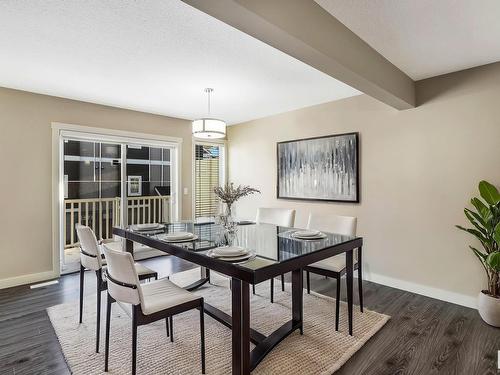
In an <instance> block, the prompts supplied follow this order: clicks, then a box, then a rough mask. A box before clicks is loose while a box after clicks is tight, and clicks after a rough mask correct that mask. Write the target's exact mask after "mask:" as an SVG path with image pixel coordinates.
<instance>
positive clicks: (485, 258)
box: [457, 181, 500, 327]
mask: <svg viewBox="0 0 500 375" xmlns="http://www.w3.org/2000/svg"><path fill="white" fill-rule="evenodd" d="M479 193H480V195H481V198H482V200H481V199H479V198H472V199H471V204H472V205H473V206H474V208H475V210H470V209H468V208H465V209H464V213H465V216H466V217H467V219H468V220H469V221H470V223H471V224H472V226H473V228H464V227H462V226H460V225H457V228H459V229H461V230H463V231H466V232H467V233H470V234H472V235H473V236H474V237H476V238H477V239H478V240H479V242H480V243H481V245H482V248H481V249H477V248H475V247H473V246H469V247H470V248H471V250H472V251H473V252H474V254H475V255H476V257H477V258H478V259H479V261H480V262H481V264H482V265H483V267H484V271H485V272H486V277H487V279H488V289H487V290H482V291H481V292H480V293H479V299H478V310H479V314H480V315H481V318H483V320H484V321H485V322H486V323H488V324H490V325H492V326H495V327H500V193H499V192H498V189H497V188H496V187H495V186H493V185H492V184H490V183H489V182H487V181H481V182H480V183H479Z"/></svg>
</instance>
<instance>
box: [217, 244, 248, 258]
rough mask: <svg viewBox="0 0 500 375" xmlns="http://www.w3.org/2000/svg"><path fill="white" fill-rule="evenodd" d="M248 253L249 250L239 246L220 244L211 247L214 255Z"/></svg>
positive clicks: (240, 254) (232, 255) (235, 255)
mask: <svg viewBox="0 0 500 375" xmlns="http://www.w3.org/2000/svg"><path fill="white" fill-rule="evenodd" d="M248 253H249V251H248V250H247V249H245V248H243V247H241V246H220V247H217V248H215V249H212V254H213V256H215V257H226V258H229V257H240V256H244V255H247V254H248Z"/></svg>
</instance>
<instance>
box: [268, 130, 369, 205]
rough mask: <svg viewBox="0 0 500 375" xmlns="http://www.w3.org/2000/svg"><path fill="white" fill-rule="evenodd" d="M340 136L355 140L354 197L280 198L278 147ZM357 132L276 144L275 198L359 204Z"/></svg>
mask: <svg viewBox="0 0 500 375" xmlns="http://www.w3.org/2000/svg"><path fill="white" fill-rule="evenodd" d="M342 136H354V140H355V151H354V152H355V159H356V165H355V168H354V170H355V181H356V182H355V183H356V188H355V197H354V199H327V198H314V197H290V196H282V195H280V145H283V144H287V143H294V142H309V141H313V140H317V139H325V138H336V137H342ZM359 138H360V137H359V132H350V133H340V134H330V135H324V136H319V137H310V138H300V139H293V140H288V141H281V142H277V143H276V198H277V199H283V200H300V201H314V202H342V203H359V202H360V176H359V165H360V160H359Z"/></svg>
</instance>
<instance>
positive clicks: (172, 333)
mask: <svg viewBox="0 0 500 375" xmlns="http://www.w3.org/2000/svg"><path fill="white" fill-rule="evenodd" d="M168 319H169V320H170V342H174V317H173V316H170V317H169V318H168Z"/></svg>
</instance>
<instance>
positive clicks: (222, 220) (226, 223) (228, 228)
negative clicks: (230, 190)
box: [218, 205, 238, 246]
mask: <svg viewBox="0 0 500 375" xmlns="http://www.w3.org/2000/svg"><path fill="white" fill-rule="evenodd" d="M218 224H219V225H220V226H221V228H222V232H223V233H222V236H221V237H222V238H221V242H222V244H223V245H226V246H234V245H236V242H237V234H238V224H237V222H236V220H234V218H233V215H232V212H231V206H228V205H225V207H224V209H223V210H222V213H221V214H220V215H219V216H218Z"/></svg>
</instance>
